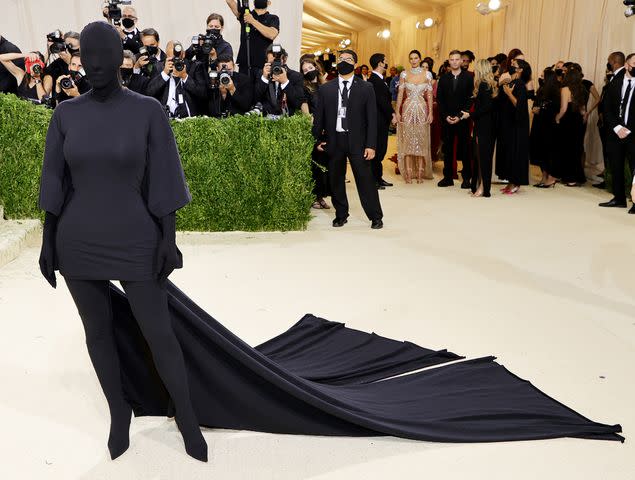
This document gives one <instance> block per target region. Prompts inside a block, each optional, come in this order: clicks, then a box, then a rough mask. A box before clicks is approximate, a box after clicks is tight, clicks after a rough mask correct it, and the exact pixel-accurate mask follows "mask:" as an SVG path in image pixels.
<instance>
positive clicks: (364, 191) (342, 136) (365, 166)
mask: <svg viewBox="0 0 635 480" xmlns="http://www.w3.org/2000/svg"><path fill="white" fill-rule="evenodd" d="M336 135H337V140H336V145H335V151H334V152H333V153H331V156H330V159H329V182H330V184H331V200H332V201H333V206H334V207H335V216H336V217H337V218H347V217H348V197H347V196H346V159H347V158H348V160H349V161H350V162H351V169H352V170H353V176H354V177H355V184H356V185H357V193H358V194H359V200H360V201H361V203H362V208H363V209H364V212H365V213H366V216H367V217H368V219H369V220H380V219H381V218H383V216H384V215H383V213H382V211H381V205H380V203H379V193H377V187H376V186H375V178H374V177H373V173H372V171H371V162H370V161H368V160H366V159H364V154H363V152H351V151H350V147H349V142H348V133H337V134H336Z"/></svg>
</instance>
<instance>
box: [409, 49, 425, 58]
mask: <svg viewBox="0 0 635 480" xmlns="http://www.w3.org/2000/svg"><path fill="white" fill-rule="evenodd" d="M413 53H416V54H417V55H419V58H422V57H421V52H420V51H419V50H411V51H410V53H409V54H408V59H410V55H412V54H413Z"/></svg>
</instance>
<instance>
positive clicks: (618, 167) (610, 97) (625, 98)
mask: <svg viewBox="0 0 635 480" xmlns="http://www.w3.org/2000/svg"><path fill="white" fill-rule="evenodd" d="M603 115H604V124H605V126H606V129H607V130H606V131H607V152H608V155H609V163H610V165H611V173H612V174H613V199H612V200H610V201H608V202H605V203H600V207H617V208H626V189H625V178H624V165H625V162H626V159H627V158H628V160H629V163H630V167H631V172H633V171H635V53H631V54H630V55H629V56H628V57H627V58H626V68H625V72H624V75H620V76H619V77H616V78H615V79H614V80H613V81H612V82H611V84H610V85H609V88H608V90H607V92H606V98H605V99H604V106H603ZM628 213H631V214H635V205H634V206H633V207H632V208H631V209H630V210H629V212H628Z"/></svg>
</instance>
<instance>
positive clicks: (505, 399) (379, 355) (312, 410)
mask: <svg viewBox="0 0 635 480" xmlns="http://www.w3.org/2000/svg"><path fill="white" fill-rule="evenodd" d="M110 285H111V299H112V304H113V315H114V325H115V337H116V340H117V348H118V351H119V355H120V359H121V369H122V379H123V383H124V390H125V395H126V399H127V400H128V402H130V404H131V406H132V407H133V410H134V413H135V415H136V416H147V415H150V416H168V415H169V413H170V399H169V396H168V394H167V392H166V390H165V387H164V386H163V384H162V383H161V380H160V378H159V377H158V375H157V373H156V370H155V368H154V365H153V363H152V357H151V355H150V352H149V349H148V347H147V345H146V343H145V340H144V339H143V336H142V335H141V332H140V331H139V328H138V326H137V324H136V321H135V320H134V317H133V315H132V312H131V310H130V306H129V304H128V301H127V299H126V296H125V294H124V293H123V292H122V291H121V290H119V289H118V288H117V287H116V286H115V285H114V284H112V283H111V284H110ZM168 298H169V305H170V313H171V315H172V321H173V327H174V330H175V333H176V335H177V338H178V340H179V342H180V344H181V347H182V349H183V354H184V356H185V363H186V369H187V373H188V379H189V384H190V389H191V395H192V403H193V405H194V409H195V411H196V414H197V416H198V419H199V422H200V424H201V425H203V426H206V427H209V428H226V429H237V430H252V431H262V432H271V433H286V434H305V435H332V436H334V435H339V436H384V435H392V436H396V437H403V438H409V439H414V440H424V441H435V442H502V441H515V440H537V439H548V438H558V437H576V438H586V439H597V440H617V441H622V442H623V441H624V438H623V437H622V436H620V435H618V433H619V432H621V431H622V429H621V426H620V425H604V424H600V423H595V422H593V421H591V420H589V419H587V418H585V417H583V416H582V415H580V414H578V413H576V412H575V411H573V410H572V409H570V408H568V407H566V406H565V405H563V404H561V403H559V402H558V401H556V400H554V399H553V398H551V397H549V396H547V395H546V394H544V393H542V392H541V391H540V390H538V389H537V388H536V387H534V386H533V385H532V384H531V383H529V382H527V381H525V380H522V379H520V378H518V377H517V376H515V375H514V374H512V373H511V372H509V371H508V370H507V369H506V368H504V367H503V366H501V365H499V364H498V363H497V362H495V361H494V360H495V358H494V357H485V358H480V359H476V360H466V361H461V362H458V363H453V364H451V365H444V366H438V367H436V368H433V369H428V370H424V371H422V372H418V373H413V374H408V375H403V376H399V377H396V378H389V379H387V380H382V379H385V378H387V377H390V376H394V375H398V374H399V373H405V372H410V371H413V370H415V369H418V368H422V367H426V366H431V365H439V364H442V363H446V362H450V361H453V360H458V359H461V358H463V357H459V356H458V355H456V354H453V353H450V352H447V351H445V350H441V351H433V350H428V349H425V348H422V347H419V346H417V345H414V344H412V343H408V342H396V341H394V340H390V339H386V338H383V337H380V336H377V335H375V334H368V333H364V332H360V331H356V330H352V329H348V328H346V327H345V326H344V325H343V324H339V323H335V322H329V321H327V320H323V319H319V318H316V317H313V316H311V315H307V316H305V317H304V318H303V319H302V320H300V322H298V323H297V324H296V325H294V326H293V327H292V328H291V329H289V330H288V331H287V332H285V333H283V334H282V335H279V336H277V337H275V338H273V339H271V340H270V341H268V342H265V343H264V344H262V345H260V346H259V347H257V348H253V347H251V346H249V345H247V344H246V343H245V342H244V341H242V340H241V339H240V338H238V337H237V336H236V335H234V334H233V333H231V332H230V331H229V330H228V329H226V328H225V327H224V326H223V325H221V324H220V323H219V322H217V321H216V320H215V319H214V318H212V317H211V316H210V315H209V314H208V313H206V312H205V311H204V310H203V309H201V308H200V307H199V306H198V305H196V304H195V303H194V302H193V301H192V300H191V299H190V298H188V297H187V295H185V294H184V293H183V292H182V291H181V290H179V289H178V288H177V287H176V286H175V285H174V284H173V283H172V282H170V281H168ZM377 380H382V381H377Z"/></svg>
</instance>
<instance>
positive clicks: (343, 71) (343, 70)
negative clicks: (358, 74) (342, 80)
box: [337, 61, 355, 75]
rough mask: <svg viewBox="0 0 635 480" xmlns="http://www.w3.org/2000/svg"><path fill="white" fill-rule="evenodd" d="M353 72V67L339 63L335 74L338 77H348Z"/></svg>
mask: <svg viewBox="0 0 635 480" xmlns="http://www.w3.org/2000/svg"><path fill="white" fill-rule="evenodd" d="M353 70H355V65H352V64H350V63H348V62H344V61H341V62H340V63H338V64H337V72H338V73H339V74H340V75H349V74H351V73H353Z"/></svg>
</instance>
